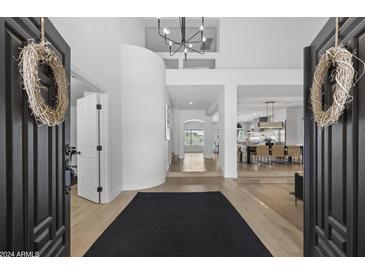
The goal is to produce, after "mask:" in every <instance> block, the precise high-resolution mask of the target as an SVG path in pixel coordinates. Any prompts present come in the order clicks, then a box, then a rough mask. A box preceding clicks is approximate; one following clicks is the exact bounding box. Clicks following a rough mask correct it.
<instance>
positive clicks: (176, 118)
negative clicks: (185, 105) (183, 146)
mask: <svg viewBox="0 0 365 274" xmlns="http://www.w3.org/2000/svg"><path fill="white" fill-rule="evenodd" d="M179 126H180V110H179V108H178V107H176V106H174V107H173V108H172V135H171V137H172V153H173V154H174V155H175V156H179V139H180V135H179Z"/></svg>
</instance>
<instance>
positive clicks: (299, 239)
mask: <svg viewBox="0 0 365 274" xmlns="http://www.w3.org/2000/svg"><path fill="white" fill-rule="evenodd" d="M269 186H270V185H269ZM271 186H273V185H271ZM275 186H276V185H275ZM263 187H264V186H263ZM76 189H77V188H76V187H75V186H74V187H72V191H71V198H72V200H71V207H72V210H71V255H72V256H82V255H83V254H84V253H85V252H86V251H87V250H88V248H89V247H90V246H91V245H92V243H93V242H94V241H95V240H96V239H97V238H98V237H99V236H100V235H101V234H102V232H103V231H104V230H105V229H106V228H107V227H108V225H109V224H110V223H111V222H112V221H113V220H114V219H115V218H116V217H117V216H118V215H119V213H120V212H121V211H122V210H123V209H124V208H125V207H126V205H127V204H128V203H129V202H130V201H131V199H132V198H133V197H134V195H135V194H136V193H137V192H136V191H125V192H123V193H121V194H120V195H119V196H118V197H117V198H116V199H115V200H113V201H112V202H111V203H109V204H105V205H98V204H94V203H92V202H89V201H87V200H85V199H83V198H80V197H78V196H77V193H76ZM287 190H288V189H285V191H281V192H278V194H277V195H279V196H280V194H279V193H284V192H285V193H286V192H287ZM143 191H156V192H169V191H171V192H179V191H183V192H184V191H185V192H195V191H221V192H222V193H223V194H224V195H225V196H226V197H227V198H228V200H229V201H230V202H231V203H232V204H233V206H234V207H235V208H236V209H237V211H238V212H239V213H240V214H241V216H242V217H243V218H244V219H245V220H246V222H247V223H248V225H249V226H250V227H251V228H252V229H253V230H254V231H255V233H256V234H257V236H258V237H259V238H260V239H261V241H262V242H263V243H264V244H265V246H266V247H267V248H268V249H269V251H270V252H271V253H272V254H273V256H302V254H303V251H302V250H303V233H302V231H301V230H300V229H299V228H298V225H296V223H295V222H294V221H288V220H290V218H288V217H285V214H283V213H281V214H278V213H277V212H278V211H282V209H281V207H282V206H283V204H282V203H281V205H280V202H279V201H280V199H281V198H280V197H281V196H280V197H277V196H275V195H274V197H270V195H269V194H265V190H264V189H263V188H261V190H260V189H259V188H258V189H255V187H250V186H249V184H245V183H242V182H239V181H238V180H230V179H224V178H222V177H168V178H167V179H166V183H164V184H162V185H160V186H158V187H154V188H151V189H147V190H143ZM268 191H272V189H271V190H268ZM268 193H270V192H268ZM285 195H286V194H285ZM275 200H277V201H278V202H275ZM298 211H299V210H298Z"/></svg>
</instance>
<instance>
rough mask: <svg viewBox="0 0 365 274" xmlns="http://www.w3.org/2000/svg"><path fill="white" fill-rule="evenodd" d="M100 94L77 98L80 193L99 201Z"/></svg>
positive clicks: (78, 181) (78, 180)
mask: <svg viewBox="0 0 365 274" xmlns="http://www.w3.org/2000/svg"><path fill="white" fill-rule="evenodd" d="M97 104H98V94H96V93H95V94H92V95H89V96H86V97H83V98H80V99H78V100H77V150H78V151H79V152H80V154H79V155H78V158H77V168H78V179H77V191H78V195H79V196H81V197H84V198H86V199H88V200H91V201H93V202H95V203H99V202H100V200H99V193H98V191H97V188H98V187H99V180H100V178H99V176H100V175H99V172H100V171H99V152H98V151H97V149H96V147H97V146H98V145H99V137H98V136H99V133H98V132H99V121H98V119H99V118H98V110H97V109H96V105H97Z"/></svg>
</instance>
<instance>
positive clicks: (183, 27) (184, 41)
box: [157, 17, 206, 60]
mask: <svg viewBox="0 0 365 274" xmlns="http://www.w3.org/2000/svg"><path fill="white" fill-rule="evenodd" d="M157 20H158V21H157V24H158V34H159V35H160V36H161V37H162V38H163V39H164V41H165V45H169V51H170V56H173V55H175V54H176V53H177V52H179V51H180V50H181V49H183V52H184V56H185V60H187V56H188V52H195V53H199V54H201V55H203V54H205V42H206V38H205V37H204V17H202V18H201V26H200V28H199V30H198V31H197V32H195V33H194V34H193V35H192V36H190V37H189V38H188V39H186V17H179V22H180V31H181V41H180V42H178V41H175V40H173V39H171V38H169V37H168V36H167V35H168V31H167V29H166V28H163V31H164V30H165V33H161V19H160V18H158V19H157ZM199 34H200V35H199ZM197 36H200V40H195V39H196V37H197ZM190 44H201V47H200V48H201V50H196V49H193V48H192V47H189V46H187V45H190ZM173 45H179V47H178V48H177V49H176V50H174V51H172V46H173Z"/></svg>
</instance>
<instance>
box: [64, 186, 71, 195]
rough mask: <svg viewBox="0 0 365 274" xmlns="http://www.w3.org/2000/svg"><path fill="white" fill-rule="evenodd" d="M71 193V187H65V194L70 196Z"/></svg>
mask: <svg viewBox="0 0 365 274" xmlns="http://www.w3.org/2000/svg"><path fill="white" fill-rule="evenodd" d="M70 192H71V186H65V194H66V195H69V194H70Z"/></svg>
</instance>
